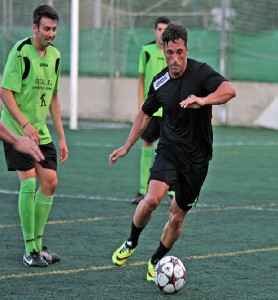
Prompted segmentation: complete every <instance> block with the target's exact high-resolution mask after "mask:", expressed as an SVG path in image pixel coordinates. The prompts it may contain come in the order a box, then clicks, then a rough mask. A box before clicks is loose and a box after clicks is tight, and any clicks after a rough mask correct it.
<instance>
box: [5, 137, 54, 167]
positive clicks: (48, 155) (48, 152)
mask: <svg viewBox="0 0 278 300" xmlns="http://www.w3.org/2000/svg"><path fill="white" fill-rule="evenodd" d="M3 146H4V153H5V158H6V164H7V167H8V171H28V170H31V169H33V168H34V167H35V163H34V159H33V158H32V157H31V156H30V155H27V154H23V153H21V152H18V151H16V150H15V149H14V148H13V147H12V146H11V145H10V144H7V143H5V142H3ZM39 147H40V149H41V152H42V153H43V155H44V157H45V160H44V161H41V162H39V163H40V164H41V165H42V167H43V168H46V169H51V170H54V171H57V152H56V148H55V146H54V144H53V142H50V143H49V144H46V145H40V146H39Z"/></svg>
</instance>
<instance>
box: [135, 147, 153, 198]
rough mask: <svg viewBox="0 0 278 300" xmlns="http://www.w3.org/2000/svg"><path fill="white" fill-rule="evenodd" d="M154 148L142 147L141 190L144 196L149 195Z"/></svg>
mask: <svg viewBox="0 0 278 300" xmlns="http://www.w3.org/2000/svg"><path fill="white" fill-rule="evenodd" d="M153 152H154V151H153V147H144V146H143V147H142V154H141V161H140V190H139V193H140V194H142V195H146V194H147V190H148V180H149V175H150V168H151V166H152V161H153Z"/></svg>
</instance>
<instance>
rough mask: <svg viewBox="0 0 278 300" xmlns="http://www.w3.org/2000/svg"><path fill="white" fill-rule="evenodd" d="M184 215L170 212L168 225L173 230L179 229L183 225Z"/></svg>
mask: <svg viewBox="0 0 278 300" xmlns="http://www.w3.org/2000/svg"><path fill="white" fill-rule="evenodd" d="M183 220H184V217H183V216H182V215H180V214H170V218H169V225H170V226H171V227H172V228H174V230H181V229H182V226H183Z"/></svg>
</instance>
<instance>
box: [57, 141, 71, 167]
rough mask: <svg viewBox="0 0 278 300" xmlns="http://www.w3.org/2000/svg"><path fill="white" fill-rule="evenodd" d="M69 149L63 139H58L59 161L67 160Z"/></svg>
mask: <svg viewBox="0 0 278 300" xmlns="http://www.w3.org/2000/svg"><path fill="white" fill-rule="evenodd" d="M68 157H69V150H68V147H67V143H66V140H65V139H60V141H59V159H60V162H61V163H64V162H65V161H67V160H68Z"/></svg>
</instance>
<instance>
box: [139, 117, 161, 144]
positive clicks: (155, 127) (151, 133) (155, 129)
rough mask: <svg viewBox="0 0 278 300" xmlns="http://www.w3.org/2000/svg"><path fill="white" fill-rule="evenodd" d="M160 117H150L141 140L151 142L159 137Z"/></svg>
mask: <svg viewBox="0 0 278 300" xmlns="http://www.w3.org/2000/svg"><path fill="white" fill-rule="evenodd" d="M160 128H161V117H156V116H154V117H151V120H150V122H149V124H148V126H147V127H146V129H145V130H144V132H143V133H142V135H141V138H142V140H144V141H146V142H148V143H153V142H155V141H157V140H158V139H159V137H160Z"/></svg>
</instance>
